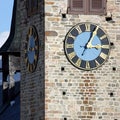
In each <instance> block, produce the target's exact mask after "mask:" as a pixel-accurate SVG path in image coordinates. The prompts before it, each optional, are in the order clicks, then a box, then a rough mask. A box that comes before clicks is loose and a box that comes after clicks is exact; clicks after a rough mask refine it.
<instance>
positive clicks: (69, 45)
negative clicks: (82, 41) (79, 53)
mask: <svg viewBox="0 0 120 120" xmlns="http://www.w3.org/2000/svg"><path fill="white" fill-rule="evenodd" d="M73 46H74V45H73V44H66V48H73Z"/></svg>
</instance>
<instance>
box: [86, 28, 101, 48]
mask: <svg viewBox="0 0 120 120" xmlns="http://www.w3.org/2000/svg"><path fill="white" fill-rule="evenodd" d="M98 28H99V27H98V26H97V27H96V28H95V30H94V31H93V34H92V37H91V38H90V40H89V41H88V44H87V48H91V46H92V41H93V38H94V37H95V35H96V34H97V30H98Z"/></svg>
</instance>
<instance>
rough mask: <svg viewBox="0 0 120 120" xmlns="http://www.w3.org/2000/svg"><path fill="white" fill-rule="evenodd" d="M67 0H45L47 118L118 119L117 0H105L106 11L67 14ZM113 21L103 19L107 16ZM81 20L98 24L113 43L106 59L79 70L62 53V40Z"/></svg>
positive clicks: (119, 34) (119, 57)
mask: <svg viewBox="0 0 120 120" xmlns="http://www.w3.org/2000/svg"><path fill="white" fill-rule="evenodd" d="M66 1H67V0H45V33H46V34H45V35H46V41H45V96H46V97H45V113H46V114H45V118H46V120H99V119H101V120H119V119H120V102H119V101H120V83H119V82H120V51H119V48H120V2H119V0H116V1H115V0H107V15H103V16H99V15H70V14H66V18H62V13H65V12H66V9H67V3H66ZM111 13H112V18H113V20H114V22H115V23H110V22H107V21H106V20H105V17H106V16H110V15H111ZM81 22H92V23H95V24H98V25H99V26H101V27H102V28H103V29H104V30H105V32H106V33H107V34H108V36H109V38H110V42H111V43H113V44H114V45H113V46H112V47H111V50H110V55H109V58H108V60H107V61H106V62H105V63H104V64H103V65H102V66H101V67H99V68H98V69H95V70H92V71H83V70H78V69H76V68H75V67H73V66H72V65H71V64H70V63H69V62H68V60H67V59H66V57H65V54H64V49H63V41H64V39H65V35H66V34H67V32H68V31H69V29H70V28H71V27H72V26H74V25H76V24H78V23H81Z"/></svg>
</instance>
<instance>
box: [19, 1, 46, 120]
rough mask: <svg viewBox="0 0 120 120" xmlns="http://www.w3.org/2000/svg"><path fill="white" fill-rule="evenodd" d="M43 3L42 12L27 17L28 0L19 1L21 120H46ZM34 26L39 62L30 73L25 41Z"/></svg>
mask: <svg viewBox="0 0 120 120" xmlns="http://www.w3.org/2000/svg"><path fill="white" fill-rule="evenodd" d="M43 4H44V3H43V1H42V0H41V1H40V12H39V13H38V14H37V15H32V16H31V17H28V16H27V10H26V0H22V1H19V3H18V6H19V10H20V11H21V12H20V13H21V26H20V28H21V33H22V36H21V120H43V119H44V116H45V115H44V90H45V89H44V86H45V85H44V68H45V67H44V18H43V9H44V6H43ZM31 25H34V26H35V27H36V29H37V32H38V37H39V43H40V45H39V60H38V65H37V68H36V71H35V72H33V73H30V72H28V70H27V68H26V64H25V53H24V50H25V40H26V35H27V33H28V29H29V27H30V26H31Z"/></svg>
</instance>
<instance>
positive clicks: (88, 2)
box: [67, 0, 107, 15]
mask: <svg viewBox="0 0 120 120" xmlns="http://www.w3.org/2000/svg"><path fill="white" fill-rule="evenodd" d="M73 1H74V0H68V10H67V12H68V14H82V15H106V7H107V6H106V5H107V4H106V3H107V1H106V0H102V7H101V9H94V8H92V0H83V9H81V8H80V9H77V8H76V9H75V8H73V6H72V3H73Z"/></svg>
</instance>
